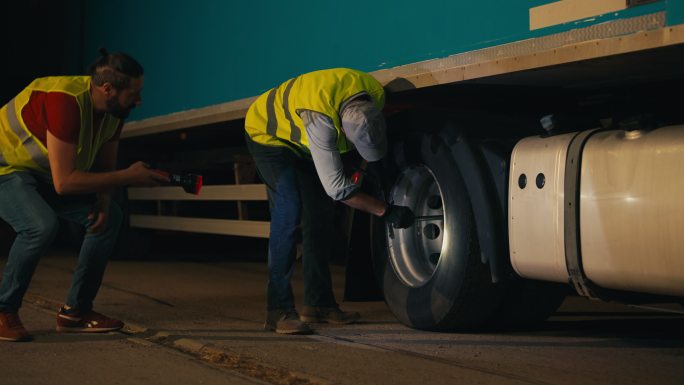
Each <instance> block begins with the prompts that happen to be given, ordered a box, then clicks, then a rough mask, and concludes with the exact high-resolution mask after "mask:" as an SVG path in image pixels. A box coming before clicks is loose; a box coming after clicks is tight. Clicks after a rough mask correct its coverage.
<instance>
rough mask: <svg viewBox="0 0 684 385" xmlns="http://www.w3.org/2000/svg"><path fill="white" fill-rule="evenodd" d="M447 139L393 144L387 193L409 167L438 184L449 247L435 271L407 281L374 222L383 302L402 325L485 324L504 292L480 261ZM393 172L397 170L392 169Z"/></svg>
mask: <svg viewBox="0 0 684 385" xmlns="http://www.w3.org/2000/svg"><path fill="white" fill-rule="evenodd" d="M446 138H447V137H445V136H442V135H439V134H438V133H424V132H423V133H421V132H408V133H407V134H405V135H404V136H403V138H400V139H399V140H396V141H395V142H394V143H393V144H392V145H391V146H390V147H391V149H390V154H389V155H388V157H387V158H386V161H385V162H386V164H385V170H386V171H385V172H386V175H384V178H383V179H384V183H385V184H386V186H385V191H389V189H388V188H387V187H389V186H387V185H388V184H392V183H393V182H394V181H395V180H396V177H397V176H398V175H399V173H400V172H401V171H402V170H404V169H406V168H407V167H410V166H411V165H423V166H425V167H427V168H428V169H429V170H430V171H431V173H432V175H433V176H434V179H435V180H436V181H437V183H438V185H439V190H440V193H441V195H442V200H443V202H444V207H443V214H444V218H445V221H444V223H448V228H447V227H446V225H445V227H444V232H445V235H444V236H445V238H447V237H448V240H449V243H448V247H447V246H442V249H441V254H440V257H439V261H438V263H437V265H436V267H435V269H434V272H433V273H432V274H431V275H430V276H429V278H428V279H427V280H426V281H425V282H423V283H422V284H421V285H415V284H414V285H411V284H407V282H406V281H405V280H403V279H402V278H401V277H400V276H399V275H398V274H397V272H396V270H395V267H394V265H393V263H392V261H391V260H390V256H389V255H390V254H389V252H388V250H387V238H386V237H387V235H386V231H387V230H386V225H385V223H384V221H382V220H374V221H373V223H372V225H371V232H372V234H371V239H372V242H373V261H374V268H375V271H376V275H377V276H378V281H379V282H380V286H381V289H382V291H383V294H384V298H385V302H386V303H387V305H388V306H389V308H390V310H391V311H392V313H393V314H394V315H395V316H396V317H397V319H398V320H399V321H400V322H402V323H403V324H405V325H407V326H410V327H412V328H417V329H423V330H466V329H474V328H480V327H482V326H485V325H487V324H488V323H489V320H490V319H491V316H492V315H493V314H494V312H495V310H496V309H497V308H498V306H499V302H500V297H501V291H500V289H499V288H498V287H497V285H495V284H493V283H492V280H491V273H490V270H489V268H488V266H487V265H486V264H484V263H483V262H482V261H481V256H480V248H479V244H478V238H477V231H476V228H475V221H474V217H473V211H472V207H471V202H470V199H469V197H468V192H467V189H466V186H465V183H464V180H463V178H462V176H461V174H460V173H459V171H458V167H457V165H456V161H455V157H454V153H453V150H452V149H451V148H450V147H449V145H448V142H449V141H448V140H447V139H446ZM392 170H394V171H392Z"/></svg>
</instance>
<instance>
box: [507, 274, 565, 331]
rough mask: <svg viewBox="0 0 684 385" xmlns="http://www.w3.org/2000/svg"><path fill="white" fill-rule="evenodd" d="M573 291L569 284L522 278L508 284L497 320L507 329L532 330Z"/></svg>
mask: <svg viewBox="0 0 684 385" xmlns="http://www.w3.org/2000/svg"><path fill="white" fill-rule="evenodd" d="M570 292H571V288H570V287H569V286H568V285H566V284H561V283H554V282H542V281H535V280H530V279H523V278H518V279H514V280H511V281H509V282H508V283H507V287H506V294H505V295H504V298H503V300H502V302H501V306H500V308H499V309H498V311H497V313H496V314H495V315H494V319H495V320H496V322H497V324H498V325H499V326H502V327H506V328H513V329H520V328H531V327H534V326H536V325H538V324H540V323H541V322H543V321H545V320H546V319H547V318H549V316H550V315H552V314H553V313H554V312H555V311H556V310H557V309H558V307H559V306H560V305H561V303H563V300H564V299H565V297H566V296H567V295H568V294H569V293H570Z"/></svg>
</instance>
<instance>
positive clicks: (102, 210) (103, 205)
mask: <svg viewBox="0 0 684 385" xmlns="http://www.w3.org/2000/svg"><path fill="white" fill-rule="evenodd" d="M111 201H112V200H111V197H110V196H109V194H105V193H98V194H97V201H96V202H95V205H94V206H93V210H92V211H91V212H90V214H88V219H89V220H90V225H89V226H88V228H87V229H86V231H87V232H89V233H99V232H102V230H104V229H105V228H106V227H107V217H108V216H109V205H110V204H111Z"/></svg>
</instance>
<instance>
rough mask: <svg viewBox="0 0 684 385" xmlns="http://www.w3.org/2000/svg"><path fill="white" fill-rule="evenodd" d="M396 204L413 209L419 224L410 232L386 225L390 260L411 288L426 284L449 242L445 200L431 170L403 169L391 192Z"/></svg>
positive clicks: (409, 229) (423, 168) (420, 167)
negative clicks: (447, 241) (446, 243)
mask: <svg viewBox="0 0 684 385" xmlns="http://www.w3.org/2000/svg"><path fill="white" fill-rule="evenodd" d="M390 201H391V202H393V203H394V204H395V205H400V206H407V207H409V208H411V210H413V212H414V214H415V216H416V221H415V223H414V224H413V226H411V227H409V228H407V229H395V228H390V226H389V225H388V226H386V237H387V246H388V252H389V259H390V262H391V263H392V266H393V267H394V271H395V272H396V273H397V276H398V277H399V278H400V279H401V280H402V281H403V282H404V283H405V284H406V285H408V286H411V287H419V286H422V285H424V284H425V283H427V282H428V281H429V280H430V278H431V277H432V276H433V275H434V273H435V271H436V270H437V266H438V265H439V259H440V256H441V254H442V249H443V247H444V244H445V242H446V239H445V238H446V236H445V234H446V226H447V223H446V220H445V218H444V200H443V199H442V193H441V191H440V188H439V184H438V183H437V180H436V179H435V176H434V174H433V173H432V171H431V170H430V169H429V168H427V167H426V166H424V165H415V166H410V167H408V168H406V169H404V170H403V172H402V173H401V175H400V176H399V178H398V179H397V182H396V184H395V185H394V187H393V188H392V190H391V192H390Z"/></svg>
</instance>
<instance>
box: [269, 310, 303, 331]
mask: <svg viewBox="0 0 684 385" xmlns="http://www.w3.org/2000/svg"><path fill="white" fill-rule="evenodd" d="M264 329H266V330H273V331H275V332H276V333H279V334H311V333H313V330H311V328H310V327H309V325H307V324H306V323H304V322H302V321H301V320H300V319H299V315H297V312H296V311H294V310H291V311H279V310H278V311H269V312H268V316H267V317H266V324H264Z"/></svg>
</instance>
